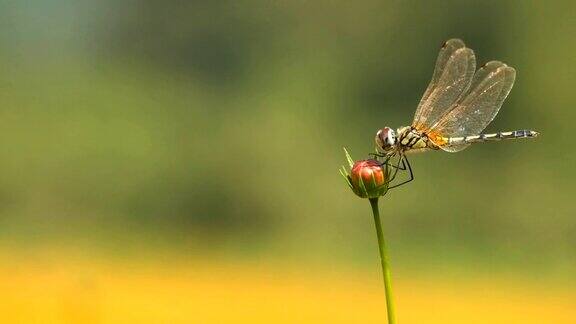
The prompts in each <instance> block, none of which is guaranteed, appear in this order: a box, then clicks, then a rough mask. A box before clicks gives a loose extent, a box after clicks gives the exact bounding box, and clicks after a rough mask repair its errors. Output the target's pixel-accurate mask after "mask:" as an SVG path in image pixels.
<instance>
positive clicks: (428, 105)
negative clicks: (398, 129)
mask: <svg viewBox="0 0 576 324" xmlns="http://www.w3.org/2000/svg"><path fill="white" fill-rule="evenodd" d="M475 69H476V57H475V56H474V51H472V50H471V49H469V48H467V47H466V45H464V42H462V41H461V40H459V39H451V40H449V41H447V42H446V43H444V45H443V46H442V48H441V49H440V53H439V54H438V59H437V60H436V67H435V68H434V74H433V75H432V80H431V81H430V84H429V85H428V88H427V89H426V91H425V92H424V95H423V96H422V99H421V100H420V104H419V105H418V109H416V114H415V116H414V121H413V122H412V126H413V127H415V128H416V129H417V130H419V131H426V130H429V129H430V128H431V127H432V126H433V125H434V124H436V123H437V122H438V120H439V119H440V117H441V116H443V115H444V114H445V113H446V112H447V111H448V110H449V109H450V108H451V107H452V106H453V105H454V103H456V102H457V101H458V99H459V98H460V97H461V96H462V94H463V93H465V92H466V91H467V90H468V88H469V86H470V82H471V81H472V77H473V75H474V71H475Z"/></svg>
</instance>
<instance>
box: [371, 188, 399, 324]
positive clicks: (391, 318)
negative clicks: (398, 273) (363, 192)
mask: <svg viewBox="0 0 576 324" xmlns="http://www.w3.org/2000/svg"><path fill="white" fill-rule="evenodd" d="M370 206H372V213H373V214H374V224H375V225H376V235H377V236H378V248H379V250H380V263H381V264H382V277H383V278H384V291H385V293H386V311H387V313H388V324H396V316H395V313H394V302H393V300H392V283H391V280H390V265H389V264H388V252H387V250H386V243H385V242H384V233H383V232H382V223H381V221H380V211H379V210H378V198H370Z"/></svg>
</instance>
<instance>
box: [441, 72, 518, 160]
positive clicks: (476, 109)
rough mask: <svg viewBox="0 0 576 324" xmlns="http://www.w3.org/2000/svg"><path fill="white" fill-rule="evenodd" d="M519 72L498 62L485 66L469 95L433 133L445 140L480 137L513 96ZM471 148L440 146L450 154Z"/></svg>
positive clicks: (447, 115) (455, 106)
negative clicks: (504, 103)
mask: <svg viewBox="0 0 576 324" xmlns="http://www.w3.org/2000/svg"><path fill="white" fill-rule="evenodd" d="M515 78H516V70H514V68H512V67H510V66H507V65H506V64H504V63H502V62H498V61H492V62H489V63H487V64H486V65H485V66H483V67H482V68H481V69H480V70H478V72H477V73H476V76H475V77H474V80H473V81H472V87H471V90H470V92H468V93H467V94H466V96H464V97H463V98H462V99H461V100H460V101H459V102H458V103H456V104H455V105H454V107H452V109H451V110H450V111H449V112H447V113H446V114H445V115H444V116H443V117H442V118H441V119H440V121H438V123H437V124H436V125H434V127H432V129H431V131H430V132H431V133H433V134H439V135H441V136H442V137H461V136H467V135H477V134H480V133H481V132H482V131H483V130H484V129H485V128H486V126H488V124H490V122H492V120H493V119H494V117H496V114H498V111H499V110H500V107H501V106H502V103H503V102H504V100H505V99H506V96H508V93H510V90H511V89H512V86H513V85H514V80H515ZM467 146H468V144H464V145H457V146H450V145H440V147H441V148H442V149H443V150H445V151H448V152H458V151H461V150H463V149H465V148H466V147H467Z"/></svg>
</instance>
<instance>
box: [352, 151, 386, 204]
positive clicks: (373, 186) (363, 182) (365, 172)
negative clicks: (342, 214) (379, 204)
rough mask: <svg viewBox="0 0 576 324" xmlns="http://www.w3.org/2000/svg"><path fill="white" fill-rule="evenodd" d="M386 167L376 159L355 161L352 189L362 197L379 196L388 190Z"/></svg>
mask: <svg viewBox="0 0 576 324" xmlns="http://www.w3.org/2000/svg"><path fill="white" fill-rule="evenodd" d="M387 178H388V176H387V173H386V169H385V167H382V165H381V164H380V162H378V161H376V160H361V161H356V162H354V165H353V166H352V170H351V171H350V184H351V185H352V190H354V192H355V193H356V194H357V195H358V196H360V197H362V198H377V197H379V196H382V195H384V194H385V193H386V191H387V190H388V186H387V183H386V179H387Z"/></svg>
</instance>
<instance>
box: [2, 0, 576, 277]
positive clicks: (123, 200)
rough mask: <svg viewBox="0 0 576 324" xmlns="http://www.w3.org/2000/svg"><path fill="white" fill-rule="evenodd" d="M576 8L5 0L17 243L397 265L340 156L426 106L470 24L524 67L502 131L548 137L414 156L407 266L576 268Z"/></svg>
mask: <svg viewBox="0 0 576 324" xmlns="http://www.w3.org/2000/svg"><path fill="white" fill-rule="evenodd" d="M575 12H576V6H575V5H574V3H573V2H572V1H540V2H534V3H528V2H520V1H518V2H515V1H484V2H477V1H449V2H439V1H430V2H419V1H403V2H399V1H370V0H368V1H360V2H349V1H325V0H318V1H267V0H245V1H151V0H129V1H110V0H107V1H106V0H105V1H65V0H53V1H41V0H36V1H26V2H9V1H6V2H3V3H1V4H0V71H1V73H0V243H1V252H2V254H3V255H4V257H5V258H8V259H19V258H21V257H22V256H23V255H24V256H25V258H29V257H32V256H33V255H38V254H42V251H44V250H46V249H51V248H55V249H63V250H66V251H68V250H73V251H75V252H74V253H76V254H81V255H84V256H87V257H92V256H94V255H98V256H103V257H104V258H108V257H110V258H113V259H114V258H125V257H129V258H136V259H144V260H150V261H151V262H155V260H157V259H155V256H157V255H172V256H173V258H174V259H185V260H190V261H191V262H195V260H206V259H208V260H216V261H217V262H230V263H237V262H248V263H252V264H254V263H255V264H276V263H279V264H289V265H291V266H293V267H295V268H299V269H306V268H308V267H311V265H315V266H319V267H323V268H328V269H339V268H342V267H344V268H353V269H367V268H368V269H370V271H372V272H373V273H374V274H375V275H376V276H377V275H378V273H377V270H378V268H377V249H376V238H375V235H374V228H373V224H372V222H373V220H372V218H371V216H370V209H369V205H368V203H367V202H366V201H362V200H360V199H358V198H356V197H354V196H353V194H352V193H351V192H350V191H349V190H348V188H347V187H346V186H345V184H344V182H343V181H342V179H341V178H340V175H339V174H338V168H339V166H340V165H343V164H344V163H345V160H344V155H343V151H342V147H343V146H346V147H347V148H348V149H349V150H350V152H351V153H352V156H353V157H355V158H357V159H359V158H364V157H366V155H367V153H368V152H371V151H372V150H373V146H374V144H373V137H374V134H375V132H376V130H377V129H379V128H382V127H383V126H392V127H398V126H401V125H407V124H410V122H411V120H412V117H413V113H414V111H415V108H416V106H417V104H418V102H419V100H420V96H421V95H422V93H423V91H424V89H425V88H426V86H427V84H428V81H429V79H430V77H431V75H432V70H433V67H434V62H435V59H436V55H437V53H438V50H439V47H440V45H441V44H442V43H443V42H444V41H445V40H447V39H449V38H454V37H458V38H461V39H463V40H464V41H465V42H466V44H467V45H468V47H470V48H472V49H474V50H475V52H476V56H477V61H478V65H481V64H483V63H485V62H487V61H489V60H493V59H497V60H502V61H504V62H506V63H507V64H509V65H511V66H513V67H515V68H516V69H517V72H518V74H517V79H516V84H515V86H514V88H513V90H512V92H511V94H510V95H509V97H508V99H507V100H506V102H505V103H504V105H503V107H502V109H501V111H500V113H499V115H498V117H497V118H496V120H495V121H494V122H493V123H492V124H491V125H490V126H489V127H488V129H487V131H500V130H502V131H504V130H514V129H535V130H537V131H539V132H540V133H541V137H539V138H538V139H537V140H535V141H514V142H504V143H497V144H485V145H477V146H476V145H475V146H473V147H471V148H469V149H467V150H465V151H463V152H460V153H458V154H449V153H443V152H432V153H427V154H420V155H415V156H413V157H412V159H411V162H412V166H413V168H414V172H415V176H416V179H415V181H414V182H412V183H411V184H409V185H406V186H404V187H402V188H400V189H397V190H393V191H391V192H390V193H389V194H388V195H387V196H386V197H385V198H384V199H383V200H382V202H381V207H382V213H383V218H384V223H385V231H386V233H387V237H388V240H389V242H390V249H391V254H392V260H393V261H392V262H393V266H394V268H395V270H396V273H398V276H399V277H402V273H403V271H406V272H410V273H419V274H425V273H429V272H430V271H433V272H436V273H438V274H439V275H440V276H448V275H446V274H447V273H455V272H458V273H460V272H462V271H464V272H466V273H468V272H470V273H478V272H480V273H482V274H484V275H487V276H492V275H495V274H499V273H511V274H513V275H518V276H527V277H547V278H549V279H551V280H559V281H561V282H562V285H564V284H565V283H566V282H567V279H569V280H568V281H570V282H573V281H572V280H571V278H570V276H571V274H573V273H574V271H575V270H576V259H575V258H576V235H575V234H574V233H575V231H576V217H575V215H576V207H575V205H574V202H573V201H572V199H574V198H573V197H574V194H575V193H576V191H575V190H574V179H575V176H576V171H575V170H574V165H575V163H576V153H575V149H574V147H573V142H574V140H573V138H572V135H573V133H574V125H575V123H574V122H573V120H574V119H575V118H576V110H575V109H574V107H573V106H574V102H576V92H575V91H574V87H575V86H576V56H575V55H574V52H575V51H576V43H575V42H574V40H575V35H576V18H575ZM63 258H64V257H63ZM198 262H200V261H198ZM202 262H206V261H202ZM372 272H371V273H372ZM405 276H406V275H405ZM447 278H449V276H448V277H447ZM445 279H446V278H445ZM446 280H448V279H446Z"/></svg>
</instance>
